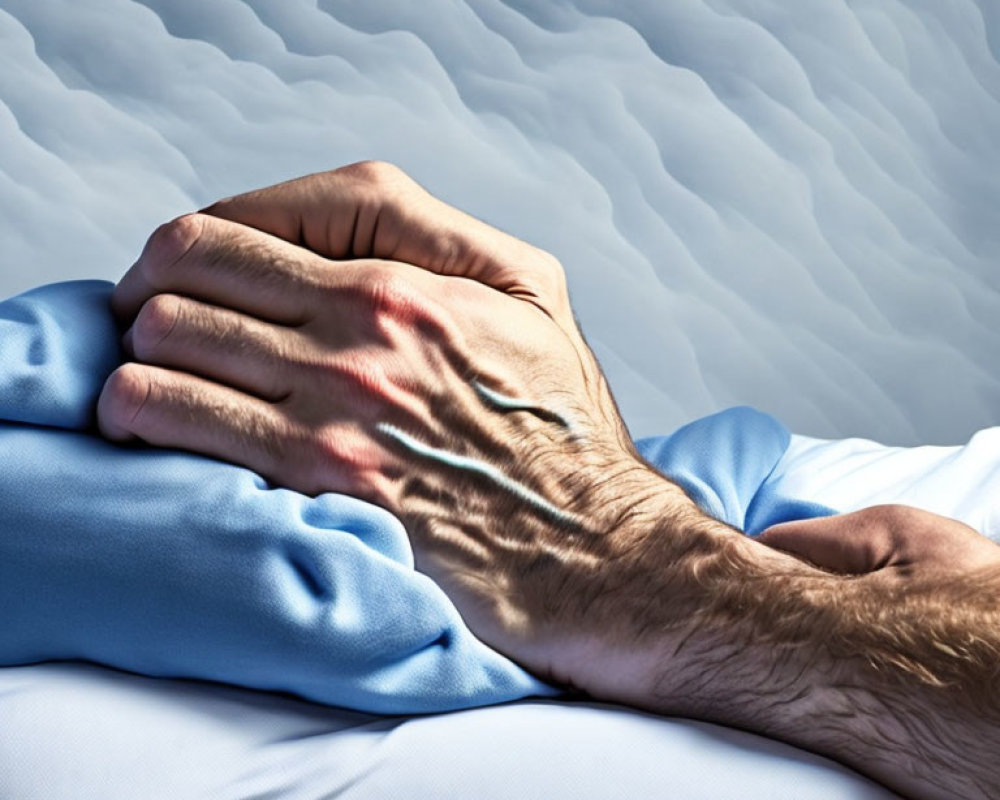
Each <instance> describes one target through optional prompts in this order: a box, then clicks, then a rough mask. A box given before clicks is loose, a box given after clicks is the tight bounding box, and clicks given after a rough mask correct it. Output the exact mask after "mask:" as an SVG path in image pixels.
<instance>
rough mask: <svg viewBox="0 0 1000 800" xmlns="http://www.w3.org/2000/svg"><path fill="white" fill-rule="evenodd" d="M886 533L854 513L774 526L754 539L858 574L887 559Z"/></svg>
mask: <svg viewBox="0 0 1000 800" xmlns="http://www.w3.org/2000/svg"><path fill="white" fill-rule="evenodd" d="M886 534H887V532H886V531H885V530H883V529H882V528H880V527H877V526H875V527H873V526H871V525H863V524H861V518H859V517H858V516H856V515H855V514H839V515H836V516H832V517H819V518H816V519H806V520H797V521H794V522H783V523H781V524H779V525H773V526H772V527H770V528H768V529H767V530H765V531H764V532H763V533H761V534H760V535H759V536H758V537H757V541H759V542H761V543H763V544H766V545H768V546H769V547H773V548H775V549H777V550H782V551H784V552H786V553H790V554H792V555H794V556H797V557H799V558H801V559H804V560H806V561H809V562H811V563H813V564H815V565H816V566H818V567H823V568H825V569H828V570H831V571H832V572H838V573H842V574H846V575H861V574H863V573H866V572H873V571H875V570H877V569H879V568H881V567H882V566H884V564H885V562H886V560H887V559H888V558H889V556H890V554H891V543H890V542H889V541H888V539H887V535H886Z"/></svg>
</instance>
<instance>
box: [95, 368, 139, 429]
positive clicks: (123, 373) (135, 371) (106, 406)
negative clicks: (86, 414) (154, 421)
mask: <svg viewBox="0 0 1000 800" xmlns="http://www.w3.org/2000/svg"><path fill="white" fill-rule="evenodd" d="M151 388H152V384H151V383H150V380H149V376H148V374H147V372H146V370H145V369H144V368H143V367H142V366H141V365H139V364H133V363H128V364H122V366H120V367H118V369H116V370H115V371H114V372H112V373H111V375H110V376H108V380H107V382H106V383H105V384H104V391H103V392H102V393H101V399H100V403H99V407H98V411H99V414H100V417H101V419H102V421H103V422H104V423H111V424H112V425H114V426H115V427H119V428H128V426H129V425H130V424H131V423H132V422H133V421H134V420H135V418H136V417H137V416H138V415H139V412H140V411H142V409H143V406H145V404H146V402H147V401H148V399H149V395H150V391H151Z"/></svg>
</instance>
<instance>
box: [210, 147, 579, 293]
mask: <svg viewBox="0 0 1000 800" xmlns="http://www.w3.org/2000/svg"><path fill="white" fill-rule="evenodd" d="M203 213H205V214H210V215H213V216H216V217H221V218H224V219H228V220H231V221H234V222H239V223H241V224H243V225H248V226H250V227H253V228H257V229H259V230H262V231H266V232H268V233H271V234H273V235H275V236H278V237H281V238H282V239H285V240H286V241H288V242H293V243H295V244H299V245H303V246H304V247H308V248H309V249H310V250H314V251H315V252H317V253H320V254H322V255H324V256H327V257H329V258H384V259H390V260H394V261H404V262H406V263H409V264H413V265H414V266H418V267H421V268H422V269H426V270H429V271H432V272H437V273H439V274H442V275H458V276H462V277H467V278H472V279H474V280H477V281H479V282H481V283H485V284H486V285H488V286H492V287H493V288H495V289H498V290H500V291H503V292H506V293H508V294H512V295H514V296H517V297H521V298H522V299H528V300H532V299H539V298H541V299H543V300H544V302H545V303H546V304H547V305H548V306H552V307H555V306H560V307H561V306H562V305H563V301H564V300H565V304H566V306H567V307H568V299H567V298H565V297H564V296H565V294H566V284H565V276H564V273H563V271H562V267H561V266H560V265H559V262H558V261H557V260H556V259H555V258H554V257H553V256H552V255H550V254H548V253H546V252H544V251H543V250H539V249H538V248H535V247H532V246H531V245H529V244H527V243H526V242H523V241H521V240H520V239H517V238H516V237H514V236H510V235H509V234H506V233H504V232H502V231H499V230H497V229H496V228H493V227H491V226H489V225H487V224H485V223H483V222H481V221H480V220H478V219H475V218H474V217H471V216H469V215H468V214H465V213H463V212H461V211H459V210H458V209H456V208H453V207H452V206H449V205H448V204H447V203H444V202H442V201H440V200H438V199H437V198H435V197H434V196H433V195H431V194H430V193H428V192H427V191H425V190H424V189H423V188H422V187H421V186H420V185H419V184H417V183H416V182H415V181H414V180H412V179H411V178H409V177H408V176H407V175H406V174H405V173H403V172H402V171H401V170H400V169H398V168H396V167H393V166H392V165H390V164H384V163H380V162H362V163H359V164H352V165H350V166H347V167H342V168H341V169H338V170H334V171H332V172H323V173H318V174H315V175H309V176H306V177H304V178H298V179H296V180H293V181H288V182H286V183H282V184H278V185H277V186H272V187H270V188H267V189H260V190H257V191H253V192H248V193H246V194H242V195H238V196H236V197H230V198H227V199H225V200H221V201H219V202H217V203H215V204H213V205H211V206H209V207H208V208H206V209H204V210H203Z"/></svg>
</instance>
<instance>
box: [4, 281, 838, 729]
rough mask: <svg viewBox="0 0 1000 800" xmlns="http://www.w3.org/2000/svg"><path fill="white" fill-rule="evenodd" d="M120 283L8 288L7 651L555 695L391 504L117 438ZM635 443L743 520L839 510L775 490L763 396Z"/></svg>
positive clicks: (315, 690) (156, 672) (709, 501)
mask: <svg viewBox="0 0 1000 800" xmlns="http://www.w3.org/2000/svg"><path fill="white" fill-rule="evenodd" d="M111 288H112V287H111V285H110V284H108V283H104V282H99V281H82V282H72V283H65V284H55V285H51V286H46V287H41V288H39V289H36V290H33V291H31V292H28V293H26V294H23V295H21V296H19V297H15V298H12V299H9V300H6V301H4V302H2V303H0V664H4V665H13V664H26V663H35V662H40V661H46V660H64V659H83V660H88V661H93V662H97V663H101V664H106V665H110V666H114V667H118V668H121V669H126V670H130V671H134V672H138V673H142V674H146V675H153V676H171V677H187V678H198V679H206V680H213V681H220V682H226V683H230V684H235V685H239V686H245V687H251V688H257V689H268V690H279V691H286V692H291V693H293V694H296V695H299V696H301V697H304V698H307V699H310V700H314V701H317V702H321V703H325V704H330V705H339V706H346V707H350V708H354V709H358V710H363V711H370V712H381V713H418V712H432V711H445V710H449V709H455V708H463V707H469V706H475V705H485V704H490V703H498V702H503V701H507V700H513V699H517V698H521V697H525V696H528V695H536V694H538V695H551V694H555V693H556V690H555V689H553V688H552V687H550V686H548V685H546V684H544V683H542V682H540V681H538V680H537V679H535V678H534V677H532V676H531V675H529V674H528V673H526V672H524V671H523V670H522V669H520V668H519V667H518V666H516V665H515V664H513V663H512V662H510V661H509V660H508V659H506V658H504V657H503V656H501V655H500V654H498V653H496V652H495V651H493V650H492V649H490V648H489V647H487V646H486V645H485V644H483V643H481V642H480V641H478V640H477V639H476V638H475V637H474V636H473V635H472V634H471V632H470V631H469V630H468V629H467V628H466V627H465V625H464V623H463V622H462V619H461V617H460V616H459V614H458V613H457V611H456V610H455V608H454V606H453V605H452V604H451V602H450V601H449V600H448V598H447V597H446V596H445V595H444V593H443V592H442V591H441V590H440V589H439V588H438V587H437V586H436V585H435V584H434V583H433V582H432V581H431V580H430V579H428V578H427V577H426V576H424V575H421V574H419V573H417V572H415V571H414V570H413V557H412V552H411V550H410V546H409V542H408V540H407V537H406V532H405V530H404V529H403V526H402V525H401V523H400V522H399V520H398V519H396V518H395V517H394V516H392V515H391V514H389V513H388V512H386V511H385V510H383V509H380V508H378V507H376V506H373V505H370V504H368V503H365V502H362V501H360V500H357V499H354V498H351V497H347V496H344V495H337V494H326V495H322V496H320V497H316V498H310V497H306V496H304V495H301V494H298V493H296V492H292V491H288V490H285V489H277V488H272V487H270V486H269V485H268V484H267V483H266V482H265V481H264V480H262V479H261V478H260V477H259V476H257V475H256V474H254V473H253V472H251V471H249V470H246V469H243V468H240V467H236V466H232V465H229V464H224V463H220V462H217V461H214V460H211V459H208V458H202V457H199V456H196V455H192V454H189V453H180V452H175V451H167V450H155V449H151V448H144V447H122V446H118V445H114V444H111V443H108V442H106V441H104V440H103V439H101V438H100V437H99V436H98V435H97V433H96V431H95V428H94V409H95V406H96V402H97V398H98V396H99V393H100V390H101V386H102V385H103V383H104V380H105V379H106V377H107V376H108V374H110V372H111V371H112V370H113V369H114V368H115V367H116V366H117V365H118V364H119V363H120V361H121V357H122V354H121V352H120V350H119V346H118V337H119V332H118V331H117V329H116V326H115V324H114V321H113V319H112V316H111V314H110V311H109V308H108V299H109V295H110V291H111ZM638 445H639V450H640V452H641V453H642V455H643V456H644V457H645V458H646V459H647V460H648V461H649V462H650V463H651V464H652V465H653V466H655V467H656V468H657V469H659V470H661V471H662V472H664V473H665V474H666V475H668V476H669V477H671V478H673V479H674V480H676V481H678V482H679V483H681V485H682V486H683V487H684V488H685V489H686V490H687V491H688V492H689V493H690V494H691V496H692V497H693V498H694V499H695V500H696V501H697V502H698V503H699V504H700V505H701V506H702V507H703V508H704V509H705V510H706V511H707V512H708V513H710V514H712V515H714V516H716V517H718V518H719V519H722V520H724V521H726V522H728V523H730V524H732V525H734V526H736V527H738V528H745V529H747V530H748V531H750V532H755V531H759V530H762V529H763V528H764V527H767V525H768V524H772V523H773V521H782V519H783V518H785V517H786V516H787V515H788V514H799V515H802V516H814V515H816V514H819V513H829V510H828V509H823V508H820V507H810V506H809V505H808V504H804V505H803V504H798V505H796V503H795V501H794V500H793V499H791V500H790V499H787V498H782V497H780V496H778V495H776V494H774V492H773V491H772V490H769V489H768V488H767V486H766V485H765V479H766V478H767V475H768V474H769V473H770V471H771V470H772V469H773V468H774V464H775V463H776V462H777V460H778V459H779V458H780V457H781V454H782V453H783V452H784V449H785V448H786V447H787V445H788V432H787V431H786V430H785V429H784V427H783V426H781V425H780V423H778V422H777V421H776V420H774V419H773V418H771V417H769V416H767V415H765V414H761V413H759V412H756V411H753V410H752V409H730V410H728V411H725V412H721V413H720V414H717V415H713V416H712V417H708V418H706V419H703V420H699V421H697V422H695V423H692V424H691V425H688V426H685V427H684V428H681V429H680V430H678V431H677V432H675V433H674V434H672V435H671V436H667V437H656V438H653V439H645V440H643V441H641V442H639V443H638Z"/></svg>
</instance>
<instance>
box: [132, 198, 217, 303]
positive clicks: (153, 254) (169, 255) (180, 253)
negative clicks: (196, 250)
mask: <svg viewBox="0 0 1000 800" xmlns="http://www.w3.org/2000/svg"><path fill="white" fill-rule="evenodd" d="M204 231H205V216H204V215H203V214H185V215H183V216H181V217H177V219H173V220H171V221H170V222H165V223H164V224H162V225H160V227H158V228H157V229H156V230H155V231H153V235H152V236H150V237H149V243H148V244H147V247H146V254H145V255H146V256H147V257H146V258H144V259H143V265H144V266H145V268H146V273H147V277H148V278H149V279H150V283H152V284H153V285H154V286H156V285H160V284H162V283H163V281H164V280H165V279H166V277H167V273H168V272H169V270H170V268H171V267H172V266H174V265H175V264H176V263H177V262H178V261H180V260H181V259H182V258H184V256H186V255H187V254H188V253H189V252H190V251H191V249H192V248H193V247H194V246H195V244H196V243H197V242H198V241H199V239H201V237H202V235H203V234H204Z"/></svg>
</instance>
